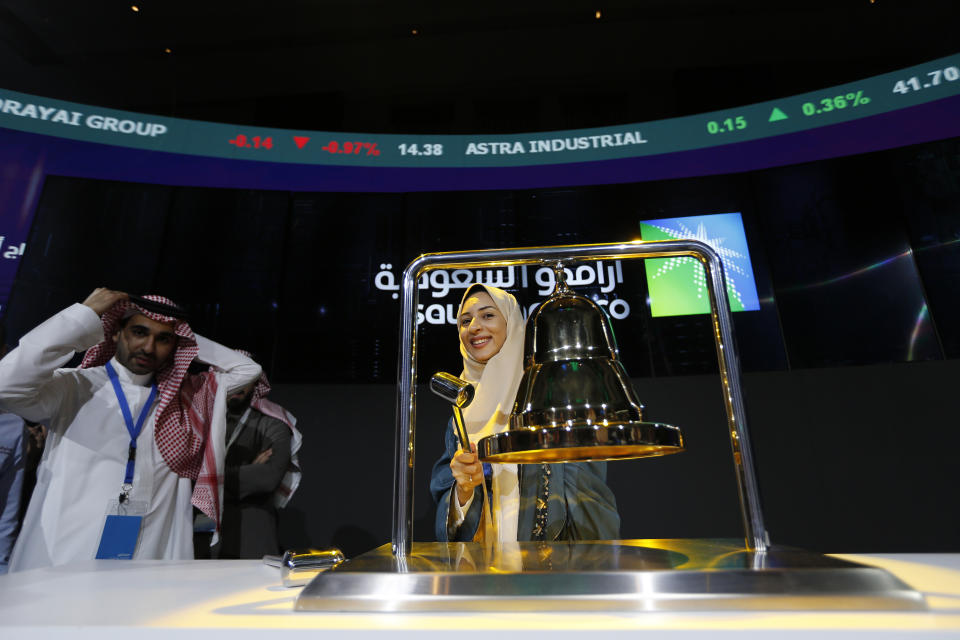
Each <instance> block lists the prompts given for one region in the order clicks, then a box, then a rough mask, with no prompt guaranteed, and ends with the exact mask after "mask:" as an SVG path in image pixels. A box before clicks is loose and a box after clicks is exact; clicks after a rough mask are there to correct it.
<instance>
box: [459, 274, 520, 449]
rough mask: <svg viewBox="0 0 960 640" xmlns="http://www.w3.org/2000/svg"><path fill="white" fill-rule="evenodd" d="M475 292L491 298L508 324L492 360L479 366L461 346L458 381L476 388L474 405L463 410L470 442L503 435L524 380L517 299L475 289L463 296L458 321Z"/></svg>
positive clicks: (488, 289)
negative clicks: (518, 389)
mask: <svg viewBox="0 0 960 640" xmlns="http://www.w3.org/2000/svg"><path fill="white" fill-rule="evenodd" d="M478 288H483V290H484V291H486V292H487V293H489V294H490V297H491V298H493V303H494V304H495V305H497V309H499V310H500V313H501V314H503V317H504V319H505V320H506V321H507V339H506V341H505V342H504V343H503V346H502V347H501V348H500V351H498V352H497V353H496V354H495V355H494V356H493V357H492V358H490V359H489V360H487V361H486V362H478V361H477V360H474V359H473V357H472V356H471V355H470V354H469V353H467V348H466V347H464V346H463V342H460V355H462V356H463V373H461V374H460V377H461V378H463V379H464V380H466V381H467V382H470V383H472V384H473V385H474V386H475V387H476V394H475V395H474V398H473V402H471V403H470V405H469V406H468V407H467V408H466V409H464V410H463V419H464V422H465V423H466V427H467V433H468V434H470V441H471V442H477V441H478V440H480V439H481V438H485V437H487V436H490V435H493V434H495V433H500V432H501V431H506V429H507V421H508V419H509V417H510V412H511V411H513V403H514V400H516V397H517V388H518V387H519V386H520V378H521V377H522V376H523V330H524V323H523V316H522V315H521V313H520V305H518V304H517V300H516V298H514V297H513V296H512V295H510V294H509V293H507V292H506V291H504V290H503V289H497V288H496V287H489V286H487V285H475V286H473V287H471V288H470V289H468V290H467V292H466V293H464V294H463V299H462V300H461V301H460V308H459V310H458V311H457V318H459V317H460V314H461V313H463V304H464V303H465V302H466V301H467V298H468V297H469V296H470V294H471V292H473V291H476V290H477V289H478Z"/></svg>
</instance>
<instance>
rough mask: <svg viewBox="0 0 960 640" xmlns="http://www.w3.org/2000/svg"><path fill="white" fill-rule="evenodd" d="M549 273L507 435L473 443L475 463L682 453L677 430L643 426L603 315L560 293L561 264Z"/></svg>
mask: <svg viewBox="0 0 960 640" xmlns="http://www.w3.org/2000/svg"><path fill="white" fill-rule="evenodd" d="M554 270H555V272H556V283H557V284H556V289H555V290H554V292H553V293H552V294H551V295H550V297H549V298H547V299H546V300H544V301H543V303H541V304H540V305H539V306H538V307H537V308H536V309H535V310H534V311H532V312H531V313H530V317H529V318H528V319H527V328H526V338H525V344H524V358H523V361H524V371H523V378H522V379H521V381H520V387H519V389H518V391H517V399H516V402H515V404H514V407H513V412H512V414H511V415H510V429H509V430H508V431H506V432H504V433H498V434H495V435H492V436H488V437H486V438H483V439H482V440H480V442H479V443H478V444H477V452H478V454H479V456H480V459H481V460H483V461H484V462H505V463H536V462H571V461H577V460H617V459H623V458H647V457H653V456H663V455H667V454H671V453H678V452H680V451H683V436H682V435H681V433H680V429H678V428H677V427H674V426H671V425H668V424H659V423H652V422H643V416H642V412H643V405H642V404H641V403H640V400H638V399H637V394H636V392H635V391H634V389H633V385H632V384H631V382H630V378H629V377H628V376H627V372H626V370H625V369H624V368H623V364H622V363H621V361H620V354H619V351H618V349H617V342H616V339H615V337H614V334H613V329H612V327H611V325H610V318H609V317H608V316H607V314H606V312H605V311H604V310H603V307H601V306H600V305H598V304H597V303H596V302H594V301H593V300H590V299H589V298H587V297H585V296H582V295H579V294H577V293H574V292H573V291H571V290H570V289H569V288H568V287H567V282H566V274H565V271H564V269H563V263H562V262H557V263H556V264H555V265H554Z"/></svg>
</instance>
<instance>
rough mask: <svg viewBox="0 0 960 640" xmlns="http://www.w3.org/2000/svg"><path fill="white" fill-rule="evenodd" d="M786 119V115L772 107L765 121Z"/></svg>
mask: <svg viewBox="0 0 960 640" xmlns="http://www.w3.org/2000/svg"><path fill="white" fill-rule="evenodd" d="M787 117H788V116H787V114H785V113H784V112H783V111H780V109H778V108H776V107H774V108H773V111H771V112H770V119H769V120H767V122H776V121H777V120H786V119H787Z"/></svg>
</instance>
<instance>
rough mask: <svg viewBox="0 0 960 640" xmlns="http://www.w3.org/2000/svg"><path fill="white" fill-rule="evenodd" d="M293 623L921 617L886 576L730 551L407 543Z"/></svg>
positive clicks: (835, 563) (375, 554)
mask: <svg viewBox="0 0 960 640" xmlns="http://www.w3.org/2000/svg"><path fill="white" fill-rule="evenodd" d="M295 608H296V609H297V610H300V611H354V612H356V611H683V610H689V611H693V610H707V611H709V610H878V609H888V610H923V609H926V608H927V605H926V602H925V600H924V599H923V596H922V595H921V594H919V593H918V592H916V591H914V590H913V589H911V588H910V587H909V586H907V585H906V584H904V583H903V582H901V581H900V580H899V579H897V578H896V577H894V576H893V575H892V574H890V573H889V572H887V571H885V570H883V569H879V568H876V567H869V566H865V565H860V564H856V563H852V562H847V561H844V560H839V559H836V558H830V557H827V556H824V555H821V554H818V553H812V552H809V551H803V550H800V549H792V548H783V547H774V548H772V549H771V550H769V551H767V552H765V553H755V552H751V551H746V550H744V549H743V547H742V543H740V542H738V541H735V540H702V539H679V540H617V541H600V542H578V543H576V542H569V543H568V542H552V543H539V542H518V543H515V544H513V545H508V546H506V547H505V548H500V547H497V548H484V546H483V545H481V544H479V543H472V542H471V543H438V542H420V543H417V542H415V543H413V547H412V550H411V553H410V555H408V556H407V557H406V558H405V559H403V560H400V559H398V558H396V557H395V556H394V555H393V554H392V553H391V548H390V545H389V544H387V545H383V546H382V547H379V548H377V549H374V550H373V551H370V552H367V553H365V554H363V555H361V556H358V557H356V558H353V559H351V560H348V561H347V562H344V563H343V564H341V565H340V566H338V567H336V568H334V569H331V570H329V571H326V572H324V573H322V574H320V575H318V576H317V577H316V578H314V579H313V580H312V581H311V582H310V584H308V585H307V586H306V587H305V588H304V589H303V591H302V592H301V593H300V596H299V597H298V598H297V602H296V605H295Z"/></svg>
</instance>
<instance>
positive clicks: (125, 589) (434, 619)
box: [0, 554, 960, 640]
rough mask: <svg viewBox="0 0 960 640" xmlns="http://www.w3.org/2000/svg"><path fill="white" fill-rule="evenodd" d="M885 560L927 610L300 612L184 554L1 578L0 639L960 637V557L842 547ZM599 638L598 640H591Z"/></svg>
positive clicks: (239, 565) (243, 571)
mask: <svg viewBox="0 0 960 640" xmlns="http://www.w3.org/2000/svg"><path fill="white" fill-rule="evenodd" d="M839 557H842V558H845V559H848V560H853V561H855V562H861V563H864V564H871V565H876V566H880V567H883V568H885V569H887V570H889V571H891V572H892V573H894V574H895V575H896V576H897V577H899V578H900V579H901V580H903V581H905V582H906V583H907V584H909V585H911V586H912V587H913V588H915V589H917V590H919V591H920V592H922V593H923V594H924V595H925V596H926V598H927V602H928V604H929V606H930V610H929V611H925V612H893V611H891V612H884V611H879V612H878V611H871V612H836V611H832V612H809V611H805V612H782V611H771V612H756V611H752V612H746V611H745V612H737V611H725V612H709V611H704V612H692V613H691V612H684V613H642V612H641V613H623V612H619V613H592V612H591V613H583V612H577V613H573V612H571V613H559V614H558V613H535V612H531V613H497V614H489V613H487V614H480V613H467V612H464V613H366V614H352V613H314V612H297V611H293V602H294V599H295V598H296V596H297V594H298V593H299V591H300V589H296V588H295V589H287V588H285V587H283V586H282V585H281V583H280V573H279V570H278V569H276V568H272V567H268V566H265V565H263V564H262V563H261V562H259V561H256V560H195V561H183V562H164V561H122V560H94V561H90V562H86V563H80V564H74V565H69V566H63V567H56V568H50V569H38V570H34V571H26V572H22V573H15V574H9V575H6V576H0V638H11V639H12V638H22V639H29V640H34V639H39V638H52V637H67V636H69V637H70V638H71V639H73V640H82V639H85V638H96V639H97V640H107V639H112V638H121V637H122V638H124V639H126V640H130V639H132V638H134V637H136V638H141V637H150V638H152V637H168V636H172V635H176V637H177V638H204V639H206V640H209V639H210V638H214V637H218V638H219V637H223V638H227V637H229V638H236V637H239V636H241V635H251V634H254V635H257V636H260V637H263V636H265V634H270V635H271V636H275V635H276V634H277V632H280V631H281V630H282V631H283V633H284V634H285V635H289V634H302V633H304V632H306V633H311V634H316V632H317V631H320V630H323V632H324V638H332V637H335V636H336V637H340V636H349V637H351V638H358V637H367V636H371V635H374V634H376V635H380V634H383V633H384V632H390V633H391V636H390V637H391V640H393V639H399V638H410V639H411V640H413V639H414V638H416V639H417V640H424V636H425V635H437V636H439V635H441V634H442V635H444V636H446V635H449V634H467V635H477V634H478V633H485V634H487V635H489V634H491V633H493V634H496V635H497V636H498V640H500V639H502V638H506V637H511V638H525V639H530V638H533V637H540V638H546V637H550V638H554V637H556V636H557V635H558V634H560V635H569V634H570V633H571V632H572V633H577V634H582V633H597V632H600V633H603V634H605V635H607V634H611V635H626V634H630V637H635V636H636V635H637V634H649V635H650V636H651V637H653V636H654V635H655V636H657V637H660V636H663V635H668V636H669V637H671V638H676V637H680V638H685V637H694V636H695V637H698V638H706V637H710V638H726V637H729V638H733V637H737V638H742V637H743V636H744V634H747V635H754V636H758V637H759V636H760V635H762V636H763V637H770V636H771V635H772V633H771V632H774V633H777V635H778V636H780V635H784V634H785V635H789V636H790V637H803V638H816V639H817V640H826V639H828V638H835V637H844V638H850V637H854V636H859V637H876V636H877V635H878V634H882V637H883V638H891V637H903V638H907V637H911V638H913V637H917V635H922V636H923V637H953V638H960V554H890V555H840V556H839ZM591 640H592V639H591Z"/></svg>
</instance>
